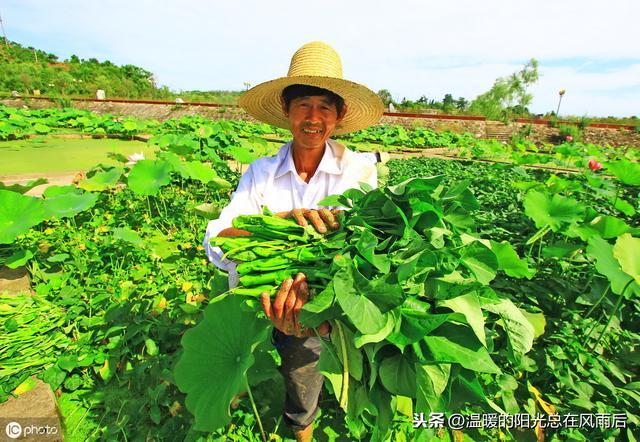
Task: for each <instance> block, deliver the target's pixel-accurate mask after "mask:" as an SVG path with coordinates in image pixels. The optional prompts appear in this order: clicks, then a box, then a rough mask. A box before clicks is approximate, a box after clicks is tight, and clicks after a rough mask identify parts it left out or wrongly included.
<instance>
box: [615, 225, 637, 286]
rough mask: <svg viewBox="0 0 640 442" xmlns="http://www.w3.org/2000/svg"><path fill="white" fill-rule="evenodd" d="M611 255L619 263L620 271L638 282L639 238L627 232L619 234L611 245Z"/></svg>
mask: <svg viewBox="0 0 640 442" xmlns="http://www.w3.org/2000/svg"><path fill="white" fill-rule="evenodd" d="M613 256H614V257H615V258H616V259H617V260H618V262H619V263H620V267H621V268H622V271H624V272H625V273H626V274H628V275H631V277H632V278H633V279H635V281H636V283H637V284H640V238H636V237H633V236H631V235H630V234H629V233H625V234H624V235H621V236H620V237H618V239H617V240H616V245H615V246H613Z"/></svg>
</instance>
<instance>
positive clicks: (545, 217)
mask: <svg viewBox="0 0 640 442" xmlns="http://www.w3.org/2000/svg"><path fill="white" fill-rule="evenodd" d="M584 211H585V208H584V206H583V205H581V204H580V203H578V201H576V200H575V199H573V198H568V197H564V196H561V195H558V194H553V195H551V196H549V195H548V194H547V193H543V192H538V191H536V190H531V191H529V192H527V194H526V196H525V197H524V212H525V213H526V214H527V216H529V217H530V218H531V219H533V221H534V222H535V224H536V227H538V228H539V229H541V228H543V227H545V226H550V227H551V229H552V230H553V231H555V232H557V231H558V230H560V229H562V228H563V227H565V226H567V225H569V224H573V223H575V222H577V221H578V220H579V219H580V217H581V216H582V214H583V213H584Z"/></svg>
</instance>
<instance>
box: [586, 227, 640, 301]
mask: <svg viewBox="0 0 640 442" xmlns="http://www.w3.org/2000/svg"><path fill="white" fill-rule="evenodd" d="M625 249H626V247H624V246H621V248H619V249H618V250H619V253H621V252H622V251H623V250H625ZM613 251H614V246H612V245H611V244H609V243H608V242H607V241H605V240H604V239H602V238H600V237H598V236H593V237H591V238H589V245H588V246H587V253H588V254H589V255H591V256H592V257H593V258H594V259H595V260H596V270H597V271H598V272H599V273H600V274H602V275H604V276H606V277H607V279H608V280H609V282H610V283H611V290H612V291H613V293H616V294H618V295H619V294H621V292H622V290H624V287H625V286H626V285H627V284H628V283H629V281H631V280H632V279H633V277H632V276H630V275H629V274H628V273H626V272H625V271H623V270H622V268H621V266H620V262H619V261H618V260H617V259H616V257H615V256H614V255H613ZM632 253H633V252H632ZM636 253H638V252H637V251H636ZM621 256H622V255H621ZM632 286H633V284H632ZM638 288H639V287H638V285H637V284H635V287H630V289H632V290H633V289H635V290H636V291H637V290H638Z"/></svg>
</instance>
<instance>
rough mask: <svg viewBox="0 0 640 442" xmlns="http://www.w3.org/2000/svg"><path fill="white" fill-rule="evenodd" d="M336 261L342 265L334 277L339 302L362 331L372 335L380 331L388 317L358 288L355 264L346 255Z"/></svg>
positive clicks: (335, 291)
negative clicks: (355, 278)
mask: <svg viewBox="0 0 640 442" xmlns="http://www.w3.org/2000/svg"><path fill="white" fill-rule="evenodd" d="M335 262H336V263H338V265H340V266H341V268H340V270H338V271H337V272H336V274H335V275H334V277H333V287H334V293H335V296H336V300H337V301H338V304H339V305H340V307H341V308H342V310H343V311H344V313H345V314H346V315H347V317H348V318H349V319H350V320H351V322H352V323H353V325H355V326H356V328H357V329H358V331H360V333H362V334H365V335H371V334H374V333H377V332H379V331H380V330H382V329H383V328H384V327H385V325H386V324H387V318H385V317H384V315H383V314H382V313H381V312H380V309H378V307H376V305H375V304H374V303H373V302H372V301H371V300H370V299H369V298H367V297H366V296H364V294H362V293H359V292H358V291H357V290H356V286H355V282H354V280H353V271H354V268H353V265H352V264H351V263H350V262H349V261H348V260H347V259H346V258H344V257H342V258H341V259H339V258H336V261H335ZM340 262H342V263H340Z"/></svg>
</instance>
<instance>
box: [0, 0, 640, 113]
mask: <svg viewBox="0 0 640 442" xmlns="http://www.w3.org/2000/svg"><path fill="white" fill-rule="evenodd" d="M0 12H1V13H2V16H3V19H4V22H5V28H6V29H7V34H8V36H9V38H14V39H16V40H18V41H20V42H22V43H25V44H28V45H34V46H37V47H40V48H42V49H45V50H47V51H50V52H55V53H57V54H59V55H61V56H62V57H63V58H66V57H68V56H69V55H71V54H73V53H76V54H78V55H80V56H81V57H83V58H89V57H96V58H99V59H109V60H111V61H112V62H115V63H119V64H123V63H132V64H137V65H139V66H142V67H144V68H146V69H148V70H151V71H152V72H154V73H155V74H156V78H157V79H158V81H159V82H160V83H161V84H166V85H168V86H169V87H171V88H173V89H241V88H242V83H243V82H245V81H248V82H250V83H252V84H257V83H259V82H261V81H265V80H268V79H271V78H274V77H277V76H281V75H284V74H285V73H286V70H287V67H288V63H289V58H290V56H291V55H292V54H293V52H294V51H295V50H296V49H297V48H298V47H299V46H301V45H302V44H303V43H305V42H307V41H311V40H324V41H327V42H328V43H330V44H331V45H333V46H334V47H335V48H336V49H337V50H338V52H339V53H340V54H341V56H342V58H343V63H344V70H345V74H346V75H347V76H348V77H350V78H352V79H354V80H356V81H361V82H363V83H366V84H368V85H369V86H370V87H372V88H374V89H376V90H377V89H381V88H386V89H389V90H391V92H392V93H393V94H394V95H395V96H397V97H398V98H402V96H406V97H407V98H414V99H415V98H418V97H419V96H420V95H423V94H425V95H427V96H429V97H433V98H441V97H442V96H443V95H444V94H445V93H452V94H454V96H456V97H457V96H464V97H465V98H467V99H472V98H473V97H475V96H476V95H478V94H479V93H482V92H484V91H486V90H487V89H488V88H489V87H491V85H492V83H493V81H494V80H495V79H496V78H497V77H499V76H504V75H508V74H510V73H512V72H514V71H516V70H518V69H520V68H521V66H522V65H523V64H524V63H526V61H527V60H529V59H530V58H532V57H535V58H537V59H539V60H543V61H544V60H546V61H554V60H558V59H575V58H580V59H586V60H591V62H592V63H593V64H594V65H596V67H597V64H598V63H600V62H602V61H603V60H610V59H631V60H635V61H636V62H637V63H640V53H638V50H637V42H638V41H640V31H639V30H638V29H639V28H638V26H637V24H636V21H637V17H638V16H640V2H638V1H637V0H610V1H609V2H608V3H607V4H606V5H605V4H603V3H602V2H601V1H598V2H596V1H595V0H582V1H579V0H555V1H554V0H539V1H533V0H525V1H518V2H515V1H511V0H488V1H483V2H479V1H477V0H458V1H453V2H434V1H419V0H404V1H398V2H394V3H390V2H383V1H380V0H370V1H363V0H354V1H344V0H342V1H338V0H326V1H325V2H323V3H303V2H300V1H297V0H295V1H294V0H279V1H270V2H265V1H259V0H247V1H242V0H239V1H237V2H228V1H204V0H202V1H198V0H184V1H177V0H176V1H167V0H165V1H151V0H129V1H124V0H105V1H101V2H87V1H80V0H60V1H57V2H47V1H44V0H8V1H6V2H5V4H4V5H3V8H2V10H1V11H0ZM18 37H19V38H18ZM633 66H634V65H632V64H631V63H627V65H626V66H622V67H620V68H618V69H609V70H607V71H606V72H601V73H599V74H597V75H591V74H589V73H584V72H580V71H578V70H576V69H572V67H571V65H568V66H565V67H563V66H562V65H561V64H558V63H553V66H551V65H550V66H545V65H544V62H543V63H542V64H541V67H540V71H541V73H542V74H543V75H542V76H541V79H540V82H539V84H538V85H536V87H535V88H534V89H533V91H534V93H535V100H534V103H533V104H532V106H531V107H532V109H534V110H536V111H540V112H542V111H546V110H550V109H555V104H554V102H555V101H556V98H557V97H556V96H555V95H556V94H557V89H558V88H566V89H568V92H567V96H565V99H564V100H563V101H566V103H564V102H563V107H562V109H561V110H566V112H571V113H576V114H578V115H581V114H584V113H596V114H604V115H609V114H615V115H625V114H634V113H635V114H640V111H638V110H634V109H637V105H636V104H635V103H638V102H639V101H638V100H637V93H633V90H634V89H633V87H636V88H638V87H640V76H638V75H637V67H636V68H634V67H633ZM634 69H635V70H634ZM596 70H597V69H596ZM634 75H635V80H634ZM558 85H560V86H558ZM603 85H604V86H603ZM623 86H624V87H627V88H631V91H632V92H631V93H629V91H628V90H627V93H622V92H620V91H616V89H619V88H621V87H623ZM635 90H637V89H635ZM603 94H610V95H603ZM633 100H635V101H633ZM565 104H566V108H565ZM594 106H601V107H599V108H597V109H594Z"/></svg>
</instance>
